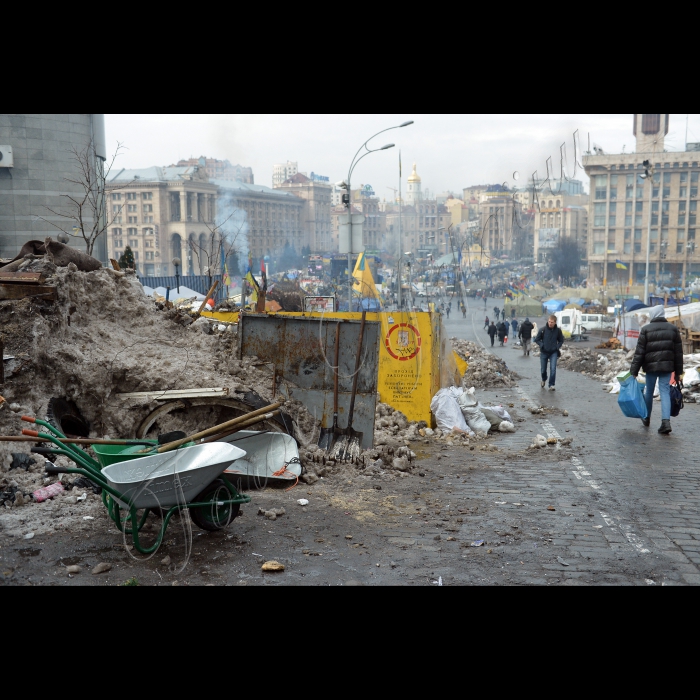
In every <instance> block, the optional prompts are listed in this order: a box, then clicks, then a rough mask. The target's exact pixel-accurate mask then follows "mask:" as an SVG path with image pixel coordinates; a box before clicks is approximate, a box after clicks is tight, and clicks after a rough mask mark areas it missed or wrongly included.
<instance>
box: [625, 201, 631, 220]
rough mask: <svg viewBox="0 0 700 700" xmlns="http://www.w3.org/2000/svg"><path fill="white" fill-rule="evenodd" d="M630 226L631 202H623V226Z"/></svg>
mask: <svg viewBox="0 0 700 700" xmlns="http://www.w3.org/2000/svg"><path fill="white" fill-rule="evenodd" d="M631 225H632V202H625V226H631Z"/></svg>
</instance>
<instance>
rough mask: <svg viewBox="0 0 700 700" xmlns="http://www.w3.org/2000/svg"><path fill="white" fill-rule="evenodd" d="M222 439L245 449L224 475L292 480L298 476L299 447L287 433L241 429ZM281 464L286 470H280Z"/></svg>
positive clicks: (299, 470)
mask: <svg viewBox="0 0 700 700" xmlns="http://www.w3.org/2000/svg"><path fill="white" fill-rule="evenodd" d="M222 442H224V443H228V444H231V443H233V444H235V445H238V446H239V447H242V448H243V449H244V450H245V457H242V458H240V459H238V460H236V461H235V462H234V463H233V464H232V465H231V466H230V467H229V468H228V469H227V470H226V476H228V477H230V478H235V477H252V478H255V479H257V480H272V481H274V480H275V479H280V480H281V481H296V480H297V478H298V477H299V476H301V464H299V462H298V461H297V460H298V459H299V447H298V445H297V441H296V440H295V439H294V438H293V437H292V436H291V435H284V434H283V433H261V432H256V431H252V430H241V431H239V432H237V433H233V434H232V435H229V436H228V437H225V438H223V440H222ZM285 464H286V465H287V467H286V469H285V470H284V471H281V470H282V469H284V466H285ZM275 474H278V476H275Z"/></svg>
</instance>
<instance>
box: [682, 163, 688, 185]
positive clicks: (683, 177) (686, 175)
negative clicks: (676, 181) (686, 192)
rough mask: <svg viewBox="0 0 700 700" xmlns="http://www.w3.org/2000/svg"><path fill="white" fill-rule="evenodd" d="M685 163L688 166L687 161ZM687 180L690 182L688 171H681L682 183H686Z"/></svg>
mask: <svg viewBox="0 0 700 700" xmlns="http://www.w3.org/2000/svg"><path fill="white" fill-rule="evenodd" d="M683 165H685V166H686V167H688V166H687V165H686V164H685V163H684V164H683ZM686 182H688V173H681V185H684V184H685V183H686Z"/></svg>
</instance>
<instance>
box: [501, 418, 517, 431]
mask: <svg viewBox="0 0 700 700" xmlns="http://www.w3.org/2000/svg"><path fill="white" fill-rule="evenodd" d="M498 430H499V432H501V433H514V432H515V426H514V425H513V424H512V423H510V422H508V421H507V420H504V421H503V423H501V424H500V425H499V426H498Z"/></svg>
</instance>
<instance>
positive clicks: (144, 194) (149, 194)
mask: <svg viewBox="0 0 700 700" xmlns="http://www.w3.org/2000/svg"><path fill="white" fill-rule="evenodd" d="M141 197H143V199H153V192H142V193H141Z"/></svg>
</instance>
